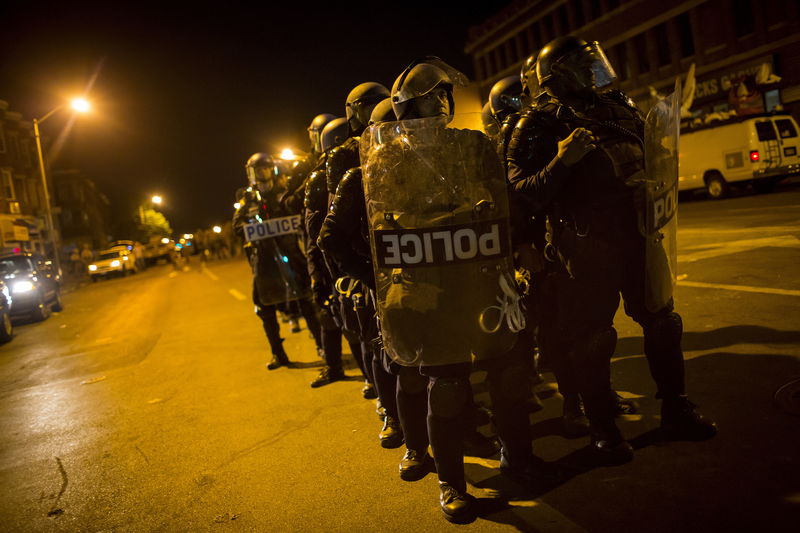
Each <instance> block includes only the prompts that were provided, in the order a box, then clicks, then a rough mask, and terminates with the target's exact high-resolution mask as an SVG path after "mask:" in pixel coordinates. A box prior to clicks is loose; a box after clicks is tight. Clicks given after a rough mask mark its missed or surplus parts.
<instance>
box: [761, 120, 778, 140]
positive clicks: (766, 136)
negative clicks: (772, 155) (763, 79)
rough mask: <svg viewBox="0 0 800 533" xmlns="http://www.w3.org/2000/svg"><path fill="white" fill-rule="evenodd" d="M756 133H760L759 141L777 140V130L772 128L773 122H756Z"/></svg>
mask: <svg viewBox="0 0 800 533" xmlns="http://www.w3.org/2000/svg"><path fill="white" fill-rule="evenodd" d="M756 133H758V140H759V141H774V140H775V139H777V137H776V136H775V128H773V127H772V122H771V121H769V120H767V121H766V122H756Z"/></svg>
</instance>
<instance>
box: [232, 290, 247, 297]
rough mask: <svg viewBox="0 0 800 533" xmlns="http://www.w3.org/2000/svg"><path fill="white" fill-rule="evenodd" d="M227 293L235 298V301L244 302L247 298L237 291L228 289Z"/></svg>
mask: <svg viewBox="0 0 800 533" xmlns="http://www.w3.org/2000/svg"><path fill="white" fill-rule="evenodd" d="M228 292H229V293H231V296H233V297H234V298H236V299H237V300H246V299H247V297H246V296H245V295H244V294H242V293H241V292H239V291H237V290H236V289H228Z"/></svg>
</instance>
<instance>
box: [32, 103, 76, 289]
mask: <svg viewBox="0 0 800 533" xmlns="http://www.w3.org/2000/svg"><path fill="white" fill-rule="evenodd" d="M65 105H66V104H62V105H60V106H58V107H56V108H55V109H52V110H51V111H50V112H49V113H47V114H45V115H44V116H43V117H42V118H34V119H33V136H34V138H35V139H36V152H37V154H38V155H39V173H40V174H41V175H42V189H43V191H44V209H45V221H46V225H47V235H48V237H50V244H51V245H52V246H53V256H54V257H53V259H54V261H55V264H56V272H57V273H58V274H59V275H60V274H61V258H60V256H59V254H58V244H57V243H56V235H55V233H56V230H55V225H54V224H53V209H52V207H51V206H50V192H49V189H48V188H47V173H46V171H45V165H44V153H43V152H42V137H41V135H39V124H41V123H42V122H44V121H45V120H47V119H48V118H50V117H51V116H52V115H53V113H55V112H56V111H58V110H60V109H62V108H63V107H64V106H65ZM70 107H72V109H74V110H75V111H77V112H79V113H85V112H87V111H89V107H90V106H89V102H87V101H86V100H84V99H83V98H75V99H73V100H72V102H71V103H70Z"/></svg>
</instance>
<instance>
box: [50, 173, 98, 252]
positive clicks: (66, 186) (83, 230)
mask: <svg viewBox="0 0 800 533" xmlns="http://www.w3.org/2000/svg"><path fill="white" fill-rule="evenodd" d="M52 178H53V184H54V190H53V198H54V200H55V203H56V204H57V205H58V220H59V227H60V229H61V247H62V249H63V250H69V249H71V248H73V247H75V246H77V247H79V248H80V247H81V246H82V245H83V244H84V243H86V244H88V245H89V246H90V247H91V248H92V249H94V250H99V249H102V248H103V247H105V245H106V244H107V243H108V241H109V201H108V198H107V197H106V195H105V194H103V193H102V192H100V191H99V190H98V189H97V186H96V185H95V184H94V182H93V181H92V180H90V179H89V178H87V177H86V176H85V175H84V174H83V173H82V172H80V171H79V170H76V169H68V170H56V171H53V172H52Z"/></svg>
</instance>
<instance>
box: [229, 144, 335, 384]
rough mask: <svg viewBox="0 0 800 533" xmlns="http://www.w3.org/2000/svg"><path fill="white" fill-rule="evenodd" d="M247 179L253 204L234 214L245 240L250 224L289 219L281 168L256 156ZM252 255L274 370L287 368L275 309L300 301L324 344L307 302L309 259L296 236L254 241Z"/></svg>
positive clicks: (257, 307) (258, 307)
mask: <svg viewBox="0 0 800 533" xmlns="http://www.w3.org/2000/svg"><path fill="white" fill-rule="evenodd" d="M246 170H247V176H248V179H249V182H250V184H251V188H252V196H250V198H249V199H250V201H248V202H247V203H246V204H244V205H242V206H240V207H239V209H238V210H237V211H236V213H235V214H234V224H233V226H234V228H235V230H236V232H237V234H238V235H240V236H242V237H243V236H244V228H245V225H246V224H248V223H253V222H261V221H264V220H267V219H269V218H278V217H282V216H286V215H287V214H288V213H286V212H285V210H284V208H283V207H282V206H281V204H280V202H279V201H278V198H279V196H280V195H281V193H282V192H283V190H282V189H281V188H280V185H279V184H280V180H279V179H278V175H277V168H276V166H275V163H274V161H273V159H272V157H271V156H270V155H269V154H264V153H257V154H253V155H252V156H251V157H250V158H249V159H248V161H247V165H246ZM251 248H252V251H251V252H249V253H248V258H249V260H250V265H251V268H252V270H253V303H254V304H255V310H256V314H257V315H258V317H259V318H260V319H261V322H262V325H263V327H264V332H265V333H266V336H267V340H268V341H269V345H270V349H271V350H272V357H273V359H272V361H271V362H270V363H269V364H268V365H267V368H268V369H269V370H274V369H276V368H278V367H280V366H288V365H289V364H290V361H289V358H288V356H287V354H286V352H285V350H284V349H283V339H282V338H281V336H280V326H279V324H278V320H277V317H276V305H279V304H281V303H283V302H286V301H287V300H298V301H299V305H300V310H301V312H302V314H303V317H304V318H305V320H306V325H307V326H308V330H309V332H311V334H312V335H313V337H314V340H315V341H316V344H317V347H318V350H319V347H320V345H321V339H320V327H319V322H318V320H317V315H316V310H315V309H314V307H313V304H312V303H311V300H310V299H309V298H308V290H309V289H308V287H309V282H308V276H307V273H306V266H305V259H304V258H303V256H302V253H301V252H300V250H299V248H298V246H297V238H296V236H295V235H292V234H289V235H283V236H279V237H274V238H266V239H261V240H255V241H253V242H252V243H251Z"/></svg>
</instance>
